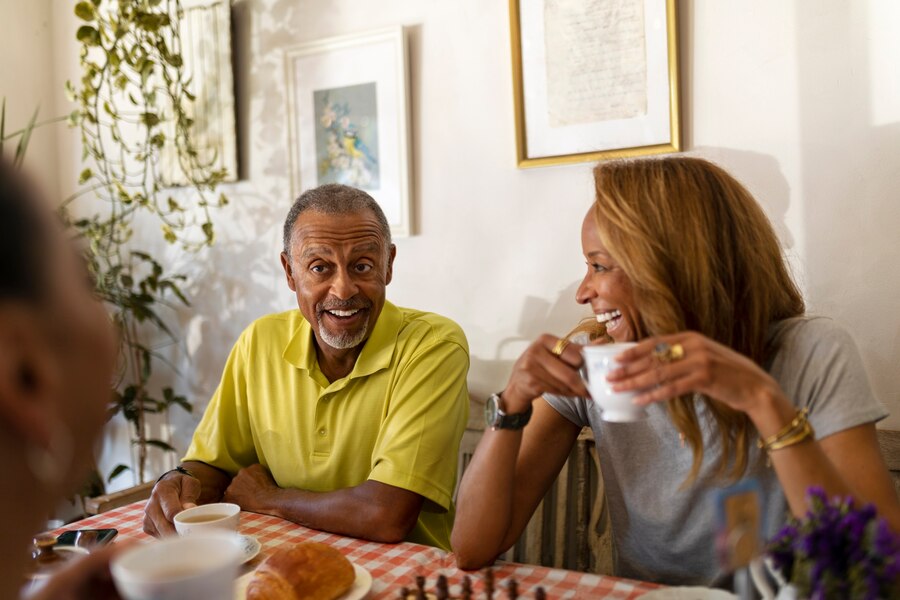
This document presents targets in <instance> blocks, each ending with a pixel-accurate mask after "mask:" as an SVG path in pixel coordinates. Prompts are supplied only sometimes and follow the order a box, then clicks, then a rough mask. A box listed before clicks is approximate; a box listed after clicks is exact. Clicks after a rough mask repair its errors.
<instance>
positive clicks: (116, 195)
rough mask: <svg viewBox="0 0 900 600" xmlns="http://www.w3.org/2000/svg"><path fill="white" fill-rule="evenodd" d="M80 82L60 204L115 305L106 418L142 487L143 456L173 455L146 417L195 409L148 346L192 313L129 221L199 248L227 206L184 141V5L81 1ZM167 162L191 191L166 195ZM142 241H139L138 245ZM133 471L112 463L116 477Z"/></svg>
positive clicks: (178, 280) (203, 160) (218, 177)
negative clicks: (116, 353) (65, 194)
mask: <svg viewBox="0 0 900 600" xmlns="http://www.w3.org/2000/svg"><path fill="white" fill-rule="evenodd" d="M74 10H75V14H76V16H77V17H78V18H79V19H80V21H81V24H80V26H79V28H78V30H77V32H76V38H77V40H78V42H79V43H80V64H81V78H80V80H79V81H78V82H76V83H74V84H73V83H71V82H67V84H66V91H67V94H68V97H69V98H70V99H71V100H73V101H74V102H75V105H76V107H75V109H74V110H73V111H72V112H71V114H70V115H69V116H68V120H69V123H70V125H72V126H73V127H75V128H77V129H78V131H79V133H80V137H81V143H82V148H83V153H82V156H83V159H84V162H85V168H84V169H83V170H82V171H81V174H80V177H79V180H78V183H79V185H80V188H79V190H78V192H77V193H76V194H74V195H73V196H72V197H70V198H68V199H67V200H66V201H65V202H64V203H63V206H62V209H61V212H62V215H63V218H64V220H65V221H66V223H67V224H68V226H69V227H70V228H71V230H72V232H73V233H74V235H75V236H77V237H79V238H81V239H82V240H83V241H84V243H85V247H86V249H87V251H86V255H87V260H88V264H89V269H90V272H91V274H92V275H93V278H94V281H95V284H96V289H97V293H98V294H99V296H100V297H101V298H103V300H105V301H106V303H107V304H108V306H109V307H110V309H111V312H112V315H113V319H114V321H115V323H116V325H117V326H118V329H119V333H120V336H121V369H120V379H119V381H118V382H117V384H116V386H115V401H114V402H113V404H112V406H111V414H112V415H115V414H121V415H123V416H124V418H125V419H126V421H127V422H128V424H129V427H130V431H131V438H132V439H131V442H132V445H133V448H134V455H133V457H132V461H129V462H132V464H133V468H134V475H135V480H136V482H137V483H138V484H140V483H143V482H145V481H146V480H147V479H148V474H147V459H148V452H149V451H150V449H151V448H157V449H160V450H162V451H163V452H174V448H173V447H172V446H171V445H170V444H169V443H168V441H167V440H165V439H160V438H159V437H152V436H149V435H148V433H147V431H148V428H147V423H148V418H149V417H150V416H151V415H157V414H163V413H166V411H168V410H169V409H170V408H172V407H173V406H178V407H181V408H182V409H184V410H187V411H190V410H191V403H190V402H189V401H188V400H187V398H185V396H183V395H181V394H179V393H178V392H176V391H175V390H174V389H173V388H172V387H171V386H165V387H162V389H159V390H157V389H154V388H153V387H152V386H151V385H150V378H151V375H152V374H153V372H154V369H155V368H156V366H157V365H158V364H159V362H160V360H161V356H160V355H159V354H158V352H157V349H156V347H155V346H154V343H153V342H152V340H153V339H154V338H155V337H158V336H159V335H160V334H162V335H164V336H167V337H168V338H169V339H170V340H175V339H176V334H175V332H174V331H173V330H172V329H171V328H170V326H169V325H168V323H167V321H166V318H165V316H164V315H165V310H166V309H167V308H171V307H173V306H175V305H178V304H180V305H183V306H187V305H189V302H188V299H187V297H186V296H185V294H184V292H183V289H182V288H183V286H184V284H185V281H186V278H185V276H184V275H183V274H181V273H173V272H171V271H170V270H169V268H168V267H167V266H166V264H165V262H164V261H163V260H162V259H159V258H157V257H155V256H154V255H153V254H152V252H151V251H149V250H146V249H141V248H140V247H138V243H139V242H138V240H137V239H136V236H135V224H136V223H137V222H141V223H142V224H144V225H143V229H144V230H146V223H148V222H152V221H156V223H157V224H158V231H159V235H160V236H161V237H162V239H163V240H164V241H165V243H167V244H171V245H175V246H178V247H180V248H181V249H183V250H185V251H188V252H195V251H197V250H199V249H201V248H204V247H206V246H209V245H211V244H212V243H213V241H214V239H215V236H214V228H213V223H212V221H211V209H213V208H217V207H221V206H224V205H225V204H226V203H227V198H226V197H225V196H224V195H223V194H216V192H215V189H216V186H217V185H218V184H219V183H221V182H222V181H223V180H224V178H225V177H226V175H227V173H226V172H225V170H224V169H221V168H217V167H216V166H215V156H212V157H210V156H203V155H202V153H201V152H199V151H198V149H197V147H196V145H195V143H194V140H193V138H192V125H193V119H192V117H191V112H190V109H191V103H192V101H193V100H194V96H193V94H192V93H191V91H190V80H189V78H188V76H187V74H186V72H185V69H184V61H183V59H182V56H181V51H180V37H179V20H180V19H181V18H182V16H183V11H182V6H181V2H180V0H134V1H130V2H120V1H113V0H106V1H104V0H91V1H89V2H88V1H80V2H77V3H76V4H75V7H74ZM164 162H167V163H168V164H169V165H174V168H175V171H176V172H175V175H174V177H173V176H172V175H169V176H168V177H170V178H172V179H174V180H177V181H180V182H186V187H187V190H179V191H178V193H173V192H172V191H171V189H169V188H167V184H168V183H170V182H171V180H172V179H169V180H168V181H167V180H166V176H165V175H164V172H163V171H164V169H163V168H162V167H163V163H164ZM144 243H146V241H145V242H144ZM131 468H132V467H131V466H130V465H128V464H126V463H122V464H119V465H118V466H116V467H115V468H114V469H113V470H112V472H111V473H110V474H109V476H108V479H109V480H111V479H112V478H114V477H116V476H117V475H119V474H121V473H122V472H124V471H126V470H129V469H131Z"/></svg>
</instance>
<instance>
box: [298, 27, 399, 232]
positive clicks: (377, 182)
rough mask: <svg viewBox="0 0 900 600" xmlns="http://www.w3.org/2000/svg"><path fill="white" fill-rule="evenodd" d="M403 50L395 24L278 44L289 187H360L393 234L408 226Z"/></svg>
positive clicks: (302, 189) (301, 188) (301, 190)
mask: <svg viewBox="0 0 900 600" xmlns="http://www.w3.org/2000/svg"><path fill="white" fill-rule="evenodd" d="M406 57H407V50H406V35H405V31H404V29H403V28H402V27H392V28H389V29H381V30H378V31H372V32H368V33H364V34H360V35H348V36H341V37H334V38H328V39H323V40H318V41H315V42H311V43H307V44H302V45H299V46H295V47H292V48H288V49H287V50H286V51H285V69H286V76H287V98H288V120H289V123H288V128H289V135H288V137H289V152H290V165H291V166H290V169H291V193H292V195H293V196H294V197H296V196H298V195H299V194H300V193H301V192H303V191H305V190H307V189H310V188H313V187H316V186H319V185H323V184H326V183H342V184H345V185H349V186H352V187H356V188H360V189H363V190H365V191H366V192H368V193H369V194H370V195H371V196H372V197H373V198H374V199H375V200H376V201H377V202H378V204H379V205H380V206H381V208H382V210H383V211H384V214H385V216H386V217H387V220H388V223H390V226H391V234H392V235H394V236H400V237H403V236H408V235H410V233H411V225H410V223H411V213H410V205H411V202H410V168H409V111H408V90H407V58H406Z"/></svg>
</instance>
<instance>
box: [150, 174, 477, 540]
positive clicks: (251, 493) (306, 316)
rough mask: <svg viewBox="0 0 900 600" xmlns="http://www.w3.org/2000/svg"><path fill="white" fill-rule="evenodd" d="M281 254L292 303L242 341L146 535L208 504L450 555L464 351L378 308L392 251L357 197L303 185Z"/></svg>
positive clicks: (446, 337) (380, 217)
mask: <svg viewBox="0 0 900 600" xmlns="http://www.w3.org/2000/svg"><path fill="white" fill-rule="evenodd" d="M283 241H284V251H283V252H282V253H281V264H282V267H283V268H284V273H285V278H286V281H287V286H288V288H290V290H291V291H292V292H293V293H294V294H295V295H296V298H297V305H298V308H295V309H293V310H289V311H286V312H283V313H279V314H275V315H269V316H266V317H262V318H260V319H257V320H256V321H255V322H254V323H252V324H251V325H250V326H249V327H248V328H247V329H246V330H245V331H244V332H243V333H242V334H241V336H240V339H239V340H238V341H237V343H236V344H235V346H234V348H233V350H232V352H231V356H229V358H228V362H227V363H226V365H225V371H224V373H223V375H222V380H221V383H220V384H219V388H218V389H217V390H216V392H215V394H214V395H213V397H212V400H210V403H209V406H208V407H207V409H206V413H205V414H204V416H203V419H202V420H201V422H200V424H199V426H198V427H197V430H196V431H195V432H194V437H193V441H192V443H191V446H190V448H189V449H188V451H187V454H186V455H185V457H184V459H183V462H182V465H180V467H179V470H176V471H173V472H170V473H169V474H166V475H164V476H163V477H162V479H161V480H160V481H159V482H158V483H157V484H156V486H155V487H154V489H153V493H152V495H151V498H150V501H149V502H148V503H147V508H146V511H145V519H144V530H145V531H146V532H148V533H150V534H152V535H166V534H171V533H172V532H173V531H174V529H173V526H172V519H173V518H174V517H175V515H176V514H177V513H178V512H179V511H181V510H182V509H183V508H185V507H187V506H192V505H193V504H194V503H197V502H199V503H207V502H216V501H219V500H222V501H224V502H234V503H235V504H239V505H240V506H241V508H242V509H243V510H247V511H252V512H257V513H263V514H269V515H274V516H277V517H281V518H283V519H287V520H289V521H293V522H295V523H299V524H301V525H305V526H307V527H312V528H314V529H320V530H323V531H330V532H333V533H338V534H341V535H348V536H353V537H358V538H364V539H368V540H373V541H377V542H399V541H402V540H404V539H405V540H408V541H412V542H418V543H421V544H428V545H431V546H436V547H439V548H444V549H449V547H450V530H451V527H452V523H453V500H452V498H453V491H454V487H455V485H456V455H457V451H458V449H459V442H460V438H461V437H462V433H463V430H464V428H465V426H466V420H467V416H468V410H469V394H468V391H467V387H466V374H467V372H468V368H469V349H468V344H467V343H466V338H465V336H464V334H463V332H462V330H461V329H460V328H459V326H458V325H457V324H456V323H454V322H453V321H451V320H450V319H447V318H445V317H442V316H440V315H436V314H434V313H428V312H423V311H420V310H414V309H409V308H400V307H397V306H395V305H393V304H392V303H390V302H388V301H387V300H386V297H385V288H386V286H387V285H388V284H389V283H390V282H391V279H392V277H393V265H394V257H395V255H396V247H395V246H394V244H392V243H391V231H390V227H389V225H388V222H387V219H386V218H385V215H384V212H383V211H382V210H381V208H380V207H379V206H378V204H377V203H376V202H375V200H374V199H373V198H372V197H371V196H369V195H368V194H367V193H366V192H364V191H362V190H358V189H355V188H352V187H348V186H345V185H338V184H327V185H323V186H320V187H317V188H314V189H311V190H308V191H307V192H304V193H303V194H302V195H301V196H300V197H299V198H298V199H297V200H296V201H295V203H294V205H293V206H292V208H291V210H290V211H289V212H288V215H287V218H286V220H285V223H284V240H283Z"/></svg>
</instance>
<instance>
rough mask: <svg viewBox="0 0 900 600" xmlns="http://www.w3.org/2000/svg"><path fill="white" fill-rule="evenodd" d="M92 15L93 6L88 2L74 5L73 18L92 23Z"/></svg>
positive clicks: (93, 12)
mask: <svg viewBox="0 0 900 600" xmlns="http://www.w3.org/2000/svg"><path fill="white" fill-rule="evenodd" d="M94 14H95V11H94V5H93V4H91V3H90V2H79V3H78V4H76V5H75V16H76V17H78V18H79V19H81V20H82V21H93V20H94Z"/></svg>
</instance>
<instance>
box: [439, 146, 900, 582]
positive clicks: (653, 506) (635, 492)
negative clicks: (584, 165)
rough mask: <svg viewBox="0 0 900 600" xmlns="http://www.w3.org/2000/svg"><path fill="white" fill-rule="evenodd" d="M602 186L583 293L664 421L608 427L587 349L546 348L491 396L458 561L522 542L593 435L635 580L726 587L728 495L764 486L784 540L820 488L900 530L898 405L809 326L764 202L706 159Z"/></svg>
mask: <svg viewBox="0 0 900 600" xmlns="http://www.w3.org/2000/svg"><path fill="white" fill-rule="evenodd" d="M594 180H595V187H596V200H595V202H594V204H593V206H591V208H590V210H589V211H588V213H587V215H586V217H585V219H584V222H583V225H582V232H581V239H582V246H583V252H584V256H585V258H586V262H587V274H586V275H585V277H584V280H583V281H582V282H581V284H580V286H579V288H578V291H577V294H576V300H577V301H578V302H579V303H581V304H589V305H590V306H591V308H592V310H593V312H594V314H595V316H596V319H597V321H598V322H600V323H601V324H602V325H603V327H604V328H605V335H604V336H603V340H601V343H602V341H613V342H638V343H637V345H635V346H633V347H632V348H630V349H628V350H626V351H624V352H623V353H622V354H620V355H619V357H618V360H619V363H620V365H619V367H618V368H617V369H616V370H614V371H613V372H612V373H611V374H610V375H609V378H608V379H609V381H610V382H611V383H613V384H614V385H615V387H616V389H617V390H621V391H626V390H643V391H641V392H640V393H639V395H638V396H637V398H636V400H635V402H636V403H637V404H640V405H642V406H644V407H645V408H646V409H647V413H648V416H647V418H645V419H644V420H641V421H638V422H634V423H611V422H606V421H603V420H602V419H601V417H600V412H599V409H598V408H596V407H595V406H594V404H593V403H592V402H591V401H590V400H589V399H588V392H587V390H586V388H585V384H584V382H583V381H582V379H581V377H580V376H579V373H578V369H579V368H580V367H581V365H582V357H581V352H580V349H581V346H580V345H579V344H576V343H574V342H573V343H567V339H566V338H563V339H560V338H558V337H556V336H552V335H544V336H541V337H540V338H539V339H537V340H536V341H535V342H534V343H532V344H531V345H530V346H529V348H528V349H527V350H526V351H525V352H524V353H523V354H522V356H521V357H520V358H519V359H518V361H517V362H516V364H515V366H514V367H513V372H512V374H511V376H510V379H509V382H508V384H507V386H506V388H505V389H504V390H503V391H502V392H501V393H500V394H495V395H494V396H492V398H491V399H490V400H489V402H490V403H492V404H493V405H495V406H496V407H497V408H498V409H500V411H501V416H502V418H500V417H498V418H495V420H494V422H493V423H491V424H489V425H492V427H489V428H488V429H487V430H486V431H485V434H484V437H483V439H482V441H481V442H480V444H479V447H478V449H477V451H476V453H475V456H474V458H473V460H472V462H471V464H470V465H469V467H468V470H467V471H466V474H465V477H464V478H463V481H462V483H461V485H460V490H459V499H458V505H457V506H458V508H457V514H456V522H455V525H454V529H453V534H452V540H451V541H452V545H453V549H454V551H455V552H456V556H457V561H458V563H459V565H460V566H461V567H462V568H476V567H480V566H482V565H485V564H488V563H490V562H492V561H493V560H494V559H495V558H496V556H497V555H499V554H500V553H502V552H504V551H505V550H506V549H508V548H509V547H510V546H512V544H513V543H515V541H516V539H518V537H519V535H520V534H521V533H522V531H523V529H524V528H525V526H526V525H527V523H528V521H529V519H530V518H531V515H532V513H533V512H534V510H535V508H536V507H537V505H538V503H539V502H540V500H541V498H543V496H544V494H545V493H546V491H547V490H548V488H549V487H550V485H551V484H552V482H553V480H554V479H555V478H556V476H557V474H558V473H559V471H560V469H561V467H562V465H563V464H564V463H565V461H566V459H567V458H568V456H569V453H570V451H571V449H572V446H573V444H574V443H575V440H576V438H577V436H578V433H579V432H580V431H581V428H582V427H584V426H589V427H591V428H592V429H593V432H594V438H595V441H596V444H597V451H598V453H599V457H600V462H601V468H602V470H603V479H604V489H605V494H606V499H607V502H608V507H609V514H610V519H611V525H612V532H613V536H614V541H615V547H616V559H617V561H616V569H615V573H614V574H616V575H619V576H623V577H632V578H636V579H642V580H647V581H658V582H663V583H667V584H706V585H711V584H715V582H716V581H720V580H721V578H722V573H720V572H719V567H718V564H717V561H716V557H715V549H714V536H715V531H714V521H715V519H714V510H715V509H714V505H713V502H712V501H711V499H710V492H711V491H713V490H717V489H720V488H724V487H727V486H728V485H731V484H733V483H735V482H737V481H741V480H744V479H747V478H754V479H755V480H757V481H758V483H759V489H760V490H761V497H762V510H763V512H762V515H763V519H764V523H765V529H766V530H765V534H766V535H771V534H773V533H774V532H775V531H776V530H777V528H778V527H779V525H780V524H782V523H783V521H784V520H785V518H786V517H787V513H788V509H789V510H790V512H792V513H793V514H795V515H800V514H803V512H804V511H805V509H806V505H805V494H806V490H807V488H808V487H809V486H811V485H819V486H822V487H823V488H824V489H825V490H826V492H828V493H829V494H832V495H835V494H840V495H852V496H854V497H855V498H857V499H858V500H861V501H864V502H872V503H874V504H875V506H876V507H877V509H878V511H879V512H880V514H881V515H882V516H883V517H885V518H886V519H887V520H888V522H889V523H890V524H891V525H892V527H893V528H894V529H895V530H897V529H900V504H898V501H897V496H896V493H895V491H894V488H893V486H892V482H891V480H890V477H889V475H888V473H887V470H886V468H885V466H884V462H883V460H882V458H881V455H880V452H879V449H878V444H877V440H876V435H875V427H874V423H875V422H876V421H878V420H879V419H881V418H883V417H884V416H885V415H886V413H885V411H884V409H883V408H882V407H881V406H880V405H879V404H878V402H877V401H876V400H875V398H874V396H873V394H872V391H871V389H870V387H869V384H868V381H867V378H866V374H865V371H864V368H863V365H862V362H861V360H860V357H859V353H858V351H857V350H856V347H855V346H854V344H853V342H852V340H851V339H850V337H849V336H848V335H847V334H846V333H845V332H844V331H843V330H842V329H840V328H839V327H838V326H837V325H836V324H834V323H833V322H832V321H830V320H828V319H825V318H813V317H808V316H805V314H804V310H805V309H804V303H803V299H802V298H801V295H800V292H799V291H798V289H797V287H796V285H795V284H794V282H793V281H792V280H791V277H790V274H789V272H788V269H787V267H786V265H785V261H784V258H783V256H782V252H781V249H780V247H779V244H778V240H777V237H776V235H775V232H774V231H773V229H772V226H771V224H770V223H769V221H768V219H767V218H766V216H765V214H764V213H763V211H762V209H761V208H760V206H759V205H758V204H757V203H756V201H755V200H754V199H753V197H752V196H751V195H750V194H749V192H747V190H745V189H744V188H743V187H742V186H741V185H740V184H739V183H738V182H737V181H736V180H734V179H733V178H732V177H731V176H730V175H728V174H727V173H726V172H725V171H724V170H722V169H721V168H719V167H718V166H716V165H714V164H712V163H710V162H707V161H705V160H702V159H698V158H689V157H670V158H663V159H645V160H630V161H614V162H605V163H601V164H600V165H598V166H597V167H596V168H595V169H594ZM590 343H595V342H590ZM503 415H505V416H503ZM526 423H527V426H525V424H526ZM757 440H760V441H761V443H760V445H761V448H760V447H758V445H757Z"/></svg>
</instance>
